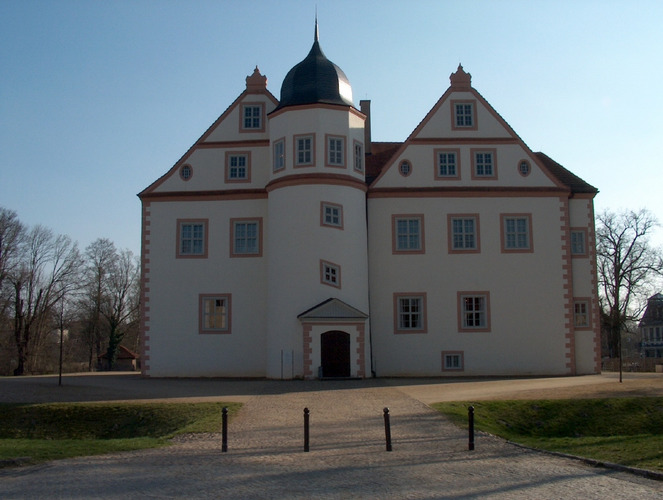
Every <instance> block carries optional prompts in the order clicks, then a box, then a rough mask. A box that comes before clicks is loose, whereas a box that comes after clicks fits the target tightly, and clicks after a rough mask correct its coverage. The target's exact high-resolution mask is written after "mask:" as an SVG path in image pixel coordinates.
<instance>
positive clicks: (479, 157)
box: [472, 149, 497, 179]
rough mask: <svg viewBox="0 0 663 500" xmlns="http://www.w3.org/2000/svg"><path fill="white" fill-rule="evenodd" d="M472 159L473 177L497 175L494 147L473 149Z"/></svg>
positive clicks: (485, 177) (493, 176)
mask: <svg viewBox="0 0 663 500" xmlns="http://www.w3.org/2000/svg"><path fill="white" fill-rule="evenodd" d="M472 160H473V164H472V177H473V178H474V179H495V178H496V177H497V153H496V151H495V150H494V149H476V150H473V151H472Z"/></svg>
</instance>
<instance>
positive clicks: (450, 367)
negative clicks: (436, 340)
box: [442, 351, 465, 372]
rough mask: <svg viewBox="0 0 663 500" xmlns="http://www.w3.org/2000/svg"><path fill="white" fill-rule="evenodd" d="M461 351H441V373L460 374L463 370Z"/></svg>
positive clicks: (463, 360) (463, 356) (463, 363)
mask: <svg viewBox="0 0 663 500" xmlns="http://www.w3.org/2000/svg"><path fill="white" fill-rule="evenodd" d="M464 358H465V353H464V352H463V351H442V371H443V372H447V371H449V372H452V371H453V372H462V371H463V370H464V369H465V359H464Z"/></svg>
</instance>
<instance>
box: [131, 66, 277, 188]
mask: <svg viewBox="0 0 663 500" xmlns="http://www.w3.org/2000/svg"><path fill="white" fill-rule="evenodd" d="M253 94H264V95H266V96H267V98H268V99H270V100H271V101H272V102H273V103H274V104H275V105H278V103H279V101H278V99H276V97H274V95H273V94H272V93H271V92H270V91H269V90H267V77H265V76H264V75H262V74H260V70H259V69H258V66H256V67H255V69H254V70H253V73H252V74H251V75H249V76H247V77H246V89H245V90H244V92H242V93H241V94H240V95H239V96H237V99H235V100H234V101H233V102H232V104H230V106H228V107H227V108H226V110H225V111H224V112H223V113H221V115H220V116H219V117H218V118H217V119H216V120H214V123H212V124H211V125H210V126H209V127H208V128H207V130H205V132H204V133H203V135H201V136H200V137H199V138H198V140H197V141H196V142H194V143H193V145H192V146H191V147H190V148H189V149H188V150H187V151H186V152H185V153H184V154H183V155H182V156H181V157H180V159H179V160H177V161H176V162H175V164H174V165H173V166H172V167H171V168H170V169H169V170H168V171H167V172H166V173H165V174H163V175H162V176H161V177H159V178H158V179H157V180H156V181H154V182H153V183H152V184H150V185H149V186H148V187H146V188H145V189H143V190H142V191H141V192H140V193H138V197H139V198H143V197H144V196H147V195H149V194H150V193H152V192H153V191H154V190H155V189H156V188H158V187H159V185H161V183H162V182H164V181H165V180H166V179H167V178H168V177H170V176H171V175H174V173H175V172H176V171H177V170H178V169H179V168H180V166H182V164H184V163H185V162H186V160H187V159H188V158H189V157H190V156H191V154H192V153H193V152H194V151H195V150H196V148H198V147H199V146H200V145H201V144H203V143H204V142H205V140H206V139H207V138H208V137H209V136H210V135H211V134H212V132H213V131H214V129H215V128H216V127H217V126H219V124H220V123H221V122H223V121H224V120H225V119H226V118H227V117H228V115H230V113H231V112H232V111H233V110H234V109H235V108H237V106H239V105H240V103H241V102H242V100H244V99H245V98H246V97H247V96H251V95H253Z"/></svg>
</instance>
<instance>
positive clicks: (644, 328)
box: [638, 293, 663, 358]
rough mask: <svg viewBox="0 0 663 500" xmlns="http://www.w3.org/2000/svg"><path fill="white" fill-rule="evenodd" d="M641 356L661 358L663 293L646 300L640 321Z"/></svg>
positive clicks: (662, 345)
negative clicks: (645, 306)
mask: <svg viewBox="0 0 663 500" xmlns="http://www.w3.org/2000/svg"><path fill="white" fill-rule="evenodd" d="M638 327H639V328H640V334H641V338H642V353H641V354H642V357H643V358H663V294H660V293H657V294H656V295H652V296H651V297H649V299H648V300H647V309H646V310H645V314H644V315H643V316H642V319H641V320H640V323H639V324H638Z"/></svg>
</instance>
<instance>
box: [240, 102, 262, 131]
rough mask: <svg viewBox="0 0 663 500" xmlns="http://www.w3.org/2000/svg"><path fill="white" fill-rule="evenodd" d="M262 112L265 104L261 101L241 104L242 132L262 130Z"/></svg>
mask: <svg viewBox="0 0 663 500" xmlns="http://www.w3.org/2000/svg"><path fill="white" fill-rule="evenodd" d="M256 111H257V114H256ZM264 112H265V106H264V104H262V103H245V104H242V115H241V120H242V123H241V127H240V129H241V130H242V131H244V132H259V131H262V130H264V118H263V115H264Z"/></svg>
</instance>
